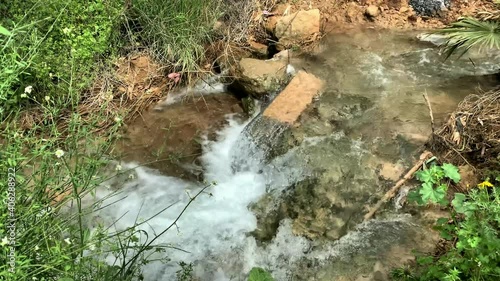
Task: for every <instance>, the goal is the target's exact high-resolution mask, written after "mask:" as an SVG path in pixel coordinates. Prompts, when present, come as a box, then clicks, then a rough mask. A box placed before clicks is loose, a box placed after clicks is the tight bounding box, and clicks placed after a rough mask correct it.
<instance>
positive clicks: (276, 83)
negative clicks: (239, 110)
mask: <svg viewBox="0 0 500 281" xmlns="http://www.w3.org/2000/svg"><path fill="white" fill-rule="evenodd" d="M286 67H287V64H286V61H284V60H258V59H252V58H244V59H242V60H241V61H240V81H239V82H240V84H241V86H243V88H244V89H245V91H247V92H248V93H249V94H250V95H252V96H254V97H256V98H259V97H261V96H262V95H265V94H267V93H272V92H276V91H278V90H279V88H280V87H281V86H282V85H283V84H284V83H286V80H287V78H288V75H287V73H286Z"/></svg>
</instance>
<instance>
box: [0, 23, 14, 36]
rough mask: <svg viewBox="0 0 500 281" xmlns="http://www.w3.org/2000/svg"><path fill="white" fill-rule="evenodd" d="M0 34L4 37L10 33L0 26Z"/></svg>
mask: <svg viewBox="0 0 500 281" xmlns="http://www.w3.org/2000/svg"><path fill="white" fill-rule="evenodd" d="M0 34H2V35H5V36H11V35H12V33H10V31H8V30H7V29H6V28H5V27H3V26H1V25H0Z"/></svg>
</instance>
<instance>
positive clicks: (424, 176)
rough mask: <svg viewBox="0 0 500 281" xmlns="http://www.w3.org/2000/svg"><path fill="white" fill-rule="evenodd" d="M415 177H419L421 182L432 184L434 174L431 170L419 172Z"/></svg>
mask: <svg viewBox="0 0 500 281" xmlns="http://www.w3.org/2000/svg"><path fill="white" fill-rule="evenodd" d="M415 175H416V176H417V179H418V180H419V181H421V182H430V183H432V182H433V180H432V173H431V171H430V170H422V171H418V172H416V173H415Z"/></svg>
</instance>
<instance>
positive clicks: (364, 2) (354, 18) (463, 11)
mask: <svg viewBox="0 0 500 281" xmlns="http://www.w3.org/2000/svg"><path fill="white" fill-rule="evenodd" d="M288 2H298V1H288ZM291 5H292V11H293V10H297V9H311V8H318V9H319V10H320V11H321V15H322V21H323V27H324V30H325V31H330V30H341V29H349V28H351V27H354V26H355V25H368V26H373V27H378V28H392V29H394V28H396V29H430V28H438V27H443V26H445V25H447V24H449V23H451V22H453V21H456V20H457V19H458V18H459V17H461V16H470V15H474V14H475V13H477V12H480V11H485V10H486V11H487V10H491V9H492V7H493V1H491V0H455V1H452V4H451V8H450V10H449V11H448V12H446V13H444V14H443V15H442V16H441V17H439V16H438V17H435V18H429V17H420V16H417V15H416V14H415V12H414V11H413V10H412V8H411V7H410V6H409V4H408V0H359V1H345V0H309V1H300V3H298V4H291ZM370 5H375V6H377V7H379V11H380V14H379V15H378V16H377V17H374V18H370V17H368V16H366V15H365V12H366V9H367V7H368V6H370Z"/></svg>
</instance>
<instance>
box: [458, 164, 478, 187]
mask: <svg viewBox="0 0 500 281" xmlns="http://www.w3.org/2000/svg"><path fill="white" fill-rule="evenodd" d="M458 171H459V173H460V178H461V180H460V187H461V188H462V189H463V190H469V189H471V188H473V187H475V186H476V185H477V184H478V183H479V180H478V178H477V176H476V173H475V172H474V168H472V166H470V165H464V166H460V167H458Z"/></svg>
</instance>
